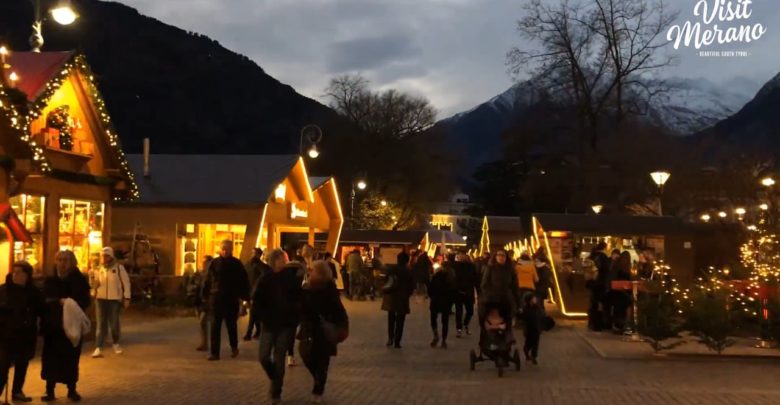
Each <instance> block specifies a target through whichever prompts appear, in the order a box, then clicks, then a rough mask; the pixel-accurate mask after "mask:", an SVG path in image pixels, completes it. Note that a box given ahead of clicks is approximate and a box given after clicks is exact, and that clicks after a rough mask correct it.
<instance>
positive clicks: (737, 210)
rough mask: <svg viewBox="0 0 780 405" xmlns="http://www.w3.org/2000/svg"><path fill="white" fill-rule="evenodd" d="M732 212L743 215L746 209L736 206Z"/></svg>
mask: <svg viewBox="0 0 780 405" xmlns="http://www.w3.org/2000/svg"><path fill="white" fill-rule="evenodd" d="M734 212H735V213H736V214H737V215H745V213H747V210H745V209H744V208H737V209H736V210H734Z"/></svg>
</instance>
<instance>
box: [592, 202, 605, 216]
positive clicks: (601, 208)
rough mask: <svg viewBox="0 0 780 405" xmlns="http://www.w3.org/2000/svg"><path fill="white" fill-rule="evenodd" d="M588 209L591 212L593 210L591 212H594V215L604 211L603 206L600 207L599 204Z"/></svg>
mask: <svg viewBox="0 0 780 405" xmlns="http://www.w3.org/2000/svg"><path fill="white" fill-rule="evenodd" d="M590 209H592V210H593V212H594V213H596V214H597V215H598V214H600V213H601V211H602V210H603V209H604V206H603V205H601V204H596V205H594V206H592V207H590Z"/></svg>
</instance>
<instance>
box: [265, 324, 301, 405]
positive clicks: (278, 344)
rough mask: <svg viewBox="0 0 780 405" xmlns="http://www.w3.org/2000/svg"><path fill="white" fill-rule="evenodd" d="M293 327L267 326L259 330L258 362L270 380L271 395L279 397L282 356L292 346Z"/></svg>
mask: <svg viewBox="0 0 780 405" xmlns="http://www.w3.org/2000/svg"><path fill="white" fill-rule="evenodd" d="M294 338H295V328H294V327H269V326H267V325H264V326H263V328H262V329H261V331H260V364H261V365H262V366H263V370H265V374H266V375H267V376H268V379H269V380H271V396H272V397H273V398H281V396H282V385H283V384H284V370H285V364H284V357H285V354H287V351H288V350H289V349H290V348H291V347H292V346H293V339H294Z"/></svg>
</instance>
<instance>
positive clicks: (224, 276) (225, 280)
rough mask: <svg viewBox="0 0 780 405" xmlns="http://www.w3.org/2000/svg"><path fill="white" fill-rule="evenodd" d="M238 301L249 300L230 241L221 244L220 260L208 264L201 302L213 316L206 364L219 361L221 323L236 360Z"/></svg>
mask: <svg viewBox="0 0 780 405" xmlns="http://www.w3.org/2000/svg"><path fill="white" fill-rule="evenodd" d="M241 300H244V301H248V300H249V281H248V280H247V276H246V270H245V269H244V265H243V264H241V261H240V260H238V259H236V258H235V257H233V241H232V240H224V241H222V245H221V250H220V252H219V257H217V258H216V259H214V260H213V261H212V262H211V265H210V266H209V269H208V272H207V274H206V282H205V283H204V284H203V302H205V303H206V305H207V306H208V308H209V309H210V313H211V315H212V319H211V355H210V356H209V361H214V360H219V351H220V344H221V342H220V341H221V338H222V321H223V320H224V321H225V327H226V328H227V331H228V339H230V348H231V349H232V352H231V356H232V357H236V356H238V311H239V308H240V305H241Z"/></svg>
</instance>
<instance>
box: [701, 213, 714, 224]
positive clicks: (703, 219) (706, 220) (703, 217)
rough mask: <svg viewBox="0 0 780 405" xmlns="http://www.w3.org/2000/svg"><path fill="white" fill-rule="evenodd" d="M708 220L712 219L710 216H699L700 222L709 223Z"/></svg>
mask: <svg viewBox="0 0 780 405" xmlns="http://www.w3.org/2000/svg"><path fill="white" fill-rule="evenodd" d="M710 219H712V217H711V216H710V214H703V215H702V216H701V220H702V221H704V222H710Z"/></svg>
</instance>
